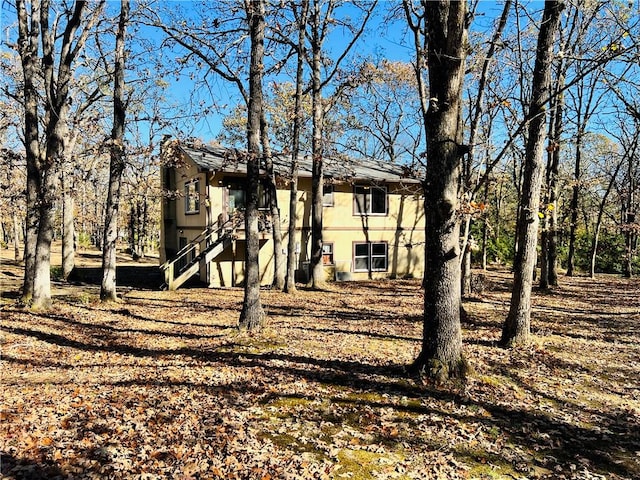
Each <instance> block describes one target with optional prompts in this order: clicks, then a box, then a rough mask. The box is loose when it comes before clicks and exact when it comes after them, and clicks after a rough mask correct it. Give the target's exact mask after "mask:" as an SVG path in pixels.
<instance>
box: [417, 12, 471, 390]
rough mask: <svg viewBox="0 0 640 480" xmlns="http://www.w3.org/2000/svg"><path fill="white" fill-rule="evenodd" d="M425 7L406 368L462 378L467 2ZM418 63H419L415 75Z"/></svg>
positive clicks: (437, 376) (463, 367)
mask: <svg viewBox="0 0 640 480" xmlns="http://www.w3.org/2000/svg"><path fill="white" fill-rule="evenodd" d="M424 9H425V10H424V16H425V18H426V25H425V26H424V27H425V30H424V33H423V34H424V35H425V36H428V65H429V98H430V100H429V102H428V110H427V111H426V112H425V113H424V117H425V120H426V121H425V133H426V139H427V169H426V180H425V189H426V195H425V212H426V214H427V215H426V228H425V236H426V239H427V240H426V251H425V256H426V269H425V276H424V284H425V294H424V319H423V340H422V351H421V352H420V355H419V356H418V358H417V359H416V360H415V362H414V364H413V365H412V369H415V370H418V371H421V372H423V373H425V374H426V375H427V376H429V377H431V378H435V379H436V380H438V381H440V380H446V379H448V378H450V377H456V376H462V375H464V373H465V370H466V369H465V365H466V364H465V361H464V359H463V357H462V334H461V328H460V307H461V302H460V258H459V256H460V243H459V241H460V220H459V218H460V198H459V197H460V175H461V165H462V156H463V155H464V154H465V153H466V149H465V148H464V146H463V145H462V141H463V128H462V84H463V80H464V68H465V59H466V52H467V48H468V45H467V24H466V21H467V19H466V16H467V5H466V2H446V1H438V2H428V3H426V4H425V7H424ZM405 11H408V9H407V4H406V2H405ZM407 16H408V17H409V14H407ZM410 21H411V20H410ZM422 68H423V66H419V68H418V69H417V72H418V75H420V71H421V69H422ZM425 104H427V102H423V105H425Z"/></svg>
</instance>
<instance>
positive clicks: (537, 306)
mask: <svg viewBox="0 0 640 480" xmlns="http://www.w3.org/2000/svg"><path fill="white" fill-rule="evenodd" d="M11 256H12V250H9V251H6V250H5V251H2V258H3V259H2V263H1V264H0V289H1V297H0V310H1V311H0V314H1V325H0V330H1V331H2V370H1V372H2V374H1V375H2V377H1V384H2V387H3V388H2V390H1V391H0V428H1V431H2V435H0V452H1V455H2V464H1V466H0V473H1V478H6V479H45V478H46V479H62V478H65V479H72V478H73V479H85V478H86V479H93V478H98V479H103V478H105V479H135V478H140V479H143V478H146V479H165V478H166V479H209V478H210V479H215V478H242V479H245V478H246V479H262V480H265V479H279V478H283V479H286V478H300V479H311V478H336V479H339V478H352V479H375V478H385V479H386V478H400V479H413V478H416V479H431V478H434V479H457V478H468V479H475V478H478V479H485V478H486V479H489V478H494V479H503V478H504V479H513V478H517V479H535V478H539V479H542V478H546V479H570V478H571V479H637V478H640V433H639V432H640V342H638V338H640V281H639V280H638V279H632V280H628V279H622V278H619V277H616V276H601V277H598V278H597V279H595V280H592V279H589V278H586V277H574V278H567V277H561V278H560V286H559V287H557V288H554V289H553V290H551V291H550V292H546V293H542V292H538V291H536V292H535V295H534V307H533V312H532V328H533V331H534V334H535V335H534V340H533V342H532V343H531V345H529V346H527V347H526V348H521V349H518V350H506V349H502V348H499V347H498V346H497V344H496V343H497V340H498V338H499V336H500V330H501V326H502V322H503V321H504V318H505V316H506V313H507V311H508V303H509V292H510V286H511V276H510V274H509V272H507V271H503V270H500V271H488V272H484V273H483V272H475V273H476V275H478V278H480V275H484V281H482V282H478V285H483V286H484V290H483V291H482V292H477V293H475V294H474V295H473V296H472V297H471V298H468V299H466V300H465V302H464V308H465V310H466V312H467V313H468V315H467V317H466V318H465V321H464V323H463V341H464V353H465V356H466V358H467V359H468V360H469V362H470V364H471V366H472V367H473V372H472V373H471V374H470V375H469V377H468V378H467V380H466V381H465V382H459V383H455V384H449V385H442V386H436V385H432V384H429V383H425V382H424V381H422V380H421V379H419V378H414V377H411V376H409V375H408V374H407V373H406V370H405V367H406V366H407V365H408V364H410V363H411V361H412V360H413V359H414V358H415V357H416V355H417V354H418V352H419V350H420V341H421V326H422V323H421V322H422V301H423V297H422V292H421V289H420V284H419V282H418V281H381V282H344V283H335V284H330V285H329V287H328V290H327V291H323V292H314V291H309V290H304V289H301V290H300V291H299V292H298V294H297V295H295V296H291V295H286V294H284V293H281V292H277V291H268V290H265V291H263V293H262V302H263V304H264V306H265V309H266V312H267V315H268V318H267V323H266V327H265V329H264V331H263V332H261V333H259V334H255V335H247V334H241V333H239V332H238V331H237V329H236V324H237V320H238V316H239V313H240V307H241V304H242V291H241V290H239V289H224V290H211V289H206V288H185V289H181V290H178V291H176V292H167V291H159V290H158V289H157V285H158V278H159V277H158V276H157V268H156V265H157V261H156V260H155V259H150V260H149V259H147V260H145V261H143V262H128V263H126V264H125V263H124V262H123V263H122V267H123V268H125V269H124V270H122V271H121V272H119V278H120V279H121V281H122V282H123V283H124V284H126V285H125V286H124V287H123V288H121V290H120V291H121V293H122V299H121V301H120V302H118V303H115V304H102V303H100V301H99V299H98V291H97V288H98V287H97V285H96V282H95V270H92V269H99V254H98V252H92V251H86V252H82V254H81V255H80V256H79V258H78V265H79V272H78V276H77V278H76V279H75V280H73V281H72V282H69V283H64V282H55V283H54V286H53V293H54V306H53V307H52V308H51V309H50V310H48V311H31V310H28V309H25V308H23V307H21V306H20V305H19V303H18V302H17V301H16V299H17V296H18V295H17V288H18V286H19V285H20V280H21V275H22V271H21V268H20V266H19V265H17V264H15V263H14V262H12V261H11V260H10V258H11ZM125 259H126V258H125V257H123V258H122V260H125ZM53 263H54V265H55V264H56V260H55V258H54V262H53ZM127 268H128V269H130V270H126V269H127ZM154 272H155V273H154ZM120 273H122V275H120ZM126 274H128V276H127V275H126ZM98 278H99V277H98Z"/></svg>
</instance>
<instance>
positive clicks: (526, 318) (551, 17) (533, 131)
mask: <svg viewBox="0 0 640 480" xmlns="http://www.w3.org/2000/svg"><path fill="white" fill-rule="evenodd" d="M563 7H564V4H563V2H559V1H555V0H546V1H545V8H544V14H543V17H542V23H541V26H540V33H539V36H538V48H537V54H536V62H535V67H534V72H533V85H532V98H531V105H530V107H529V118H530V120H529V131H528V138H527V144H526V150H525V171H524V182H523V186H522V196H521V202H520V206H519V210H520V217H519V221H518V225H517V232H516V233H517V240H518V250H517V252H516V261H515V264H514V285H513V291H512V295H511V306H510V309H509V314H508V316H507V318H506V321H505V323H504V327H503V330H502V338H501V341H500V343H501V344H502V345H504V346H515V345H518V344H521V343H526V342H528V340H529V337H530V334H531V289H532V284H533V271H534V268H535V261H536V256H537V254H536V244H537V241H538V224H539V220H540V219H539V218H538V205H539V202H540V190H541V187H542V179H543V176H544V165H543V162H542V157H543V151H544V141H545V121H546V109H545V105H546V104H547V103H548V101H549V93H550V86H551V63H552V58H553V41H554V37H555V33H556V31H557V29H558V25H559V22H560V14H561V11H562V9H563Z"/></svg>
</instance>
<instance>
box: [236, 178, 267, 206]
mask: <svg viewBox="0 0 640 480" xmlns="http://www.w3.org/2000/svg"><path fill="white" fill-rule="evenodd" d="M225 185H226V186H227V189H228V191H229V213H232V212H234V211H235V210H244V209H245V205H246V193H245V182H244V179H238V178H233V179H225ZM258 209H260V210H267V209H269V191H268V190H267V188H266V187H265V186H264V184H263V183H262V182H260V185H259V186H258Z"/></svg>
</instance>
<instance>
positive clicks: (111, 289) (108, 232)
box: [100, 0, 130, 301]
mask: <svg viewBox="0 0 640 480" xmlns="http://www.w3.org/2000/svg"><path fill="white" fill-rule="evenodd" d="M129 8H130V7H129V0H121V1H120V16H119V19H118V30H117V32H116V47H115V70H114V82H113V129H112V130H111V141H110V143H109V147H110V159H111V161H110V165H109V191H108V194H107V205H106V207H105V220H104V243H103V246H102V283H101V285H100V299H101V300H103V301H105V300H106V301H115V300H116V299H117V295H116V242H117V240H118V213H119V211H120V188H121V186H122V172H124V168H125V146H124V130H125V114H126V104H125V93H124V88H125V78H124V72H125V61H126V56H125V55H126V54H125V46H126V32H127V24H128V23H129Z"/></svg>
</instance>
